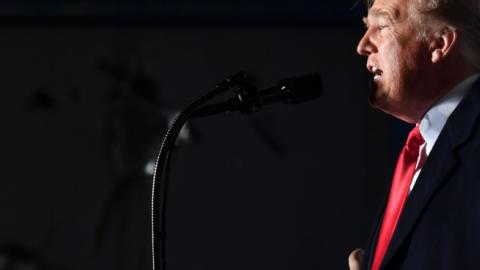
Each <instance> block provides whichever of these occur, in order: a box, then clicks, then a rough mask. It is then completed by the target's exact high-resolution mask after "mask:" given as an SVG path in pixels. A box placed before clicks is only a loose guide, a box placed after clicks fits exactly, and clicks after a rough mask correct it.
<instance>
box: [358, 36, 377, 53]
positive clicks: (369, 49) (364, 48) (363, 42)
mask: <svg viewBox="0 0 480 270" xmlns="http://www.w3.org/2000/svg"><path fill="white" fill-rule="evenodd" d="M376 50H377V47H376V46H375V44H374V43H373V42H372V40H371V36H370V33H369V30H367V32H365V34H364V35H363V37H362V38H361V39H360V41H359V42H358V45H357V53H358V54H360V55H363V56H369V55H370V54H371V53H374V52H376Z"/></svg>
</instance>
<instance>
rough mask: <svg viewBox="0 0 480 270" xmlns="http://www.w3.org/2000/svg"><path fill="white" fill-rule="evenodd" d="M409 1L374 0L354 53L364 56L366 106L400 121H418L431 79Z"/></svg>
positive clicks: (426, 55)
mask: <svg viewBox="0 0 480 270" xmlns="http://www.w3.org/2000/svg"><path fill="white" fill-rule="evenodd" d="M412 4H413V1H412V0H376V1H375V2H374V4H373V6H372V7H371V8H370V9H369V11H368V17H367V18H365V24H366V26H367V30H366V32H365V34H364V36H363V37H362V39H361V40H360V42H359V44H358V48H357V52H358V53H359V54H360V55H364V56H368V60H367V69H368V70H369V71H370V72H371V73H372V76H373V81H372V92H371V93H370V96H369V101H370V104H371V105H372V106H373V107H375V108H379V109H381V110H382V111H384V112H386V113H389V114H392V115H394V116H395V117H397V118H400V119H402V120H404V121H407V122H410V123H414V122H417V121H419V120H420V119H419V118H421V117H422V115H423V113H424V111H422V110H423V106H422V105H423V104H424V103H425V102H428V101H429V100H430V99H431V96H429V95H428V93H427V92H428V90H425V89H428V88H427V87H428V79H430V78H431V74H430V73H431V72H429V70H431V67H429V65H430V64H431V63H430V56H429V53H428V46H427V45H426V42H424V41H421V40H419V39H418V34H417V29H416V27H415V24H414V21H413V20H412V16H413V14H412V11H411V10H412V8H409V7H410V6H411V5H412Z"/></svg>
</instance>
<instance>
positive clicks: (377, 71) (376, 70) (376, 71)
mask: <svg viewBox="0 0 480 270" xmlns="http://www.w3.org/2000/svg"><path fill="white" fill-rule="evenodd" d="M372 73H373V74H374V77H373V79H374V80H376V79H378V78H380V76H381V75H382V73H383V72H382V70H380V69H379V68H377V67H372Z"/></svg>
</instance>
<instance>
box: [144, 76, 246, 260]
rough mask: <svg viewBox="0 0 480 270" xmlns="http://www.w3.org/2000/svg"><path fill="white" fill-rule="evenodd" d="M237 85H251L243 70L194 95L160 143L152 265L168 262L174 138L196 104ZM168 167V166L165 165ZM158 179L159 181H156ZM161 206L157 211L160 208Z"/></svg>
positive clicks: (154, 185)
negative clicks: (195, 97)
mask: <svg viewBox="0 0 480 270" xmlns="http://www.w3.org/2000/svg"><path fill="white" fill-rule="evenodd" d="M238 85H249V84H248V83H247V78H246V75H245V74H244V73H242V72H240V73H237V74H235V75H233V76H231V77H230V78H228V79H226V80H224V81H222V82H221V83H219V84H217V85H216V86H215V88H214V89H213V90H210V91H208V92H206V93H205V94H203V95H201V96H200V97H198V98H197V99H195V100H194V101H193V102H192V103H191V104H190V105H188V106H187V107H186V108H185V109H184V110H182V111H180V112H179V113H177V115H176V116H175V118H174V120H173V121H172V123H171V124H170V126H169V128H168V130H167V132H166V134H165V137H164V139H163V141H162V144H161V146H160V151H159V153H158V156H157V161H156V163H155V170H154V173H153V181H152V198H151V218H152V219H151V228H152V231H151V237H152V239H151V240H152V269H153V270H156V269H157V267H159V269H160V270H165V269H166V262H165V236H166V233H165V225H166V222H165V217H166V209H167V207H166V205H167V187H168V171H169V161H170V157H171V154H172V152H173V150H174V148H175V141H176V138H177V136H178V134H179V133H180V130H181V129H182V127H183V125H184V124H185V123H186V122H187V120H188V119H189V118H190V116H192V114H193V113H194V112H195V110H196V109H197V108H199V107H200V106H202V105H203V104H205V103H206V102H207V101H209V100H210V99H212V98H213V97H215V96H217V95H219V94H221V93H223V92H225V91H227V90H229V89H231V88H232V87H235V86H238ZM165 168H166V169H165ZM164 169H165V170H166V174H167V177H165V179H163V181H162V173H163V172H164ZM157 179H158V183H157ZM158 195H160V196H158ZM157 208H158V211H157Z"/></svg>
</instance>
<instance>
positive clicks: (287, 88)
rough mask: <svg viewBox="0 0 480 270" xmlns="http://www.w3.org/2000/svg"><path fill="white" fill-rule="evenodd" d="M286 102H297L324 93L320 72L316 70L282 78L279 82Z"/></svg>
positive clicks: (314, 97)
mask: <svg viewBox="0 0 480 270" xmlns="http://www.w3.org/2000/svg"><path fill="white" fill-rule="evenodd" d="M279 86H280V88H281V89H282V93H283V95H284V99H283V101H284V102H285V103H291V104H297V103H302V102H305V101H309V100H312V99H316V98H318V97H320V96H321V95H322V92H323V86H322V78H321V77H320V74H319V73H317V72H315V73H311V74H306V75H302V76H298V77H293V78H289V79H284V80H281V81H280V83H279Z"/></svg>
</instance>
